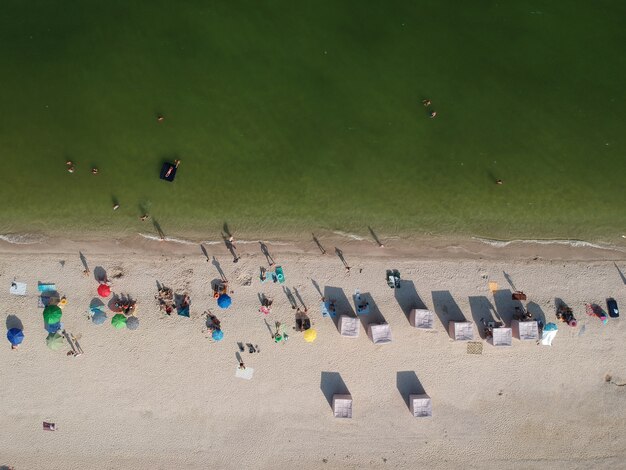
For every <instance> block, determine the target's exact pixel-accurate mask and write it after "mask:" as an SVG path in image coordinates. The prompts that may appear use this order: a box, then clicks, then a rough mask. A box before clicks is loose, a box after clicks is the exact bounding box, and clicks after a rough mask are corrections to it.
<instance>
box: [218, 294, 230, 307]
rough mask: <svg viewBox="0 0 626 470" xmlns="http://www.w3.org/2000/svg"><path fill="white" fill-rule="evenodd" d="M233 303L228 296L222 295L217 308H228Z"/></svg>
mask: <svg viewBox="0 0 626 470" xmlns="http://www.w3.org/2000/svg"><path fill="white" fill-rule="evenodd" d="M232 302H233V301H232V299H231V298H230V296H229V295H228V294H222V295H220V296H219V297H218V298H217V306H218V307H220V308H228V307H230V304H231V303H232Z"/></svg>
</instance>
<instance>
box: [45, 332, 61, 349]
mask: <svg viewBox="0 0 626 470" xmlns="http://www.w3.org/2000/svg"><path fill="white" fill-rule="evenodd" d="M63 342H64V339H63V335H60V334H59V333H50V334H49V335H48V337H47V338H46V345H47V346H48V347H49V348H50V349H52V350H53V351H57V350H59V349H61V348H62V347H63Z"/></svg>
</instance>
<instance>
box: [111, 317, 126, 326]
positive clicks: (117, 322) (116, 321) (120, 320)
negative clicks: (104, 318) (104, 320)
mask: <svg viewBox="0 0 626 470" xmlns="http://www.w3.org/2000/svg"><path fill="white" fill-rule="evenodd" d="M111 325H113V326H114V327H115V328H117V329H118V330H119V329H120V328H124V327H125V326H126V317H125V316H124V315H122V314H121V313H118V314H117V315H113V318H111Z"/></svg>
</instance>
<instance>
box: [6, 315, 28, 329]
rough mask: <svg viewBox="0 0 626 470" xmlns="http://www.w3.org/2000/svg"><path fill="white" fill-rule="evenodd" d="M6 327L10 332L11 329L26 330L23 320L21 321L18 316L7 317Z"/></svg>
mask: <svg viewBox="0 0 626 470" xmlns="http://www.w3.org/2000/svg"><path fill="white" fill-rule="evenodd" d="M6 326H7V330H10V329H11V328H17V329H18V330H23V329H24V325H23V324H22V320H20V319H19V318H18V317H17V315H7V320H6Z"/></svg>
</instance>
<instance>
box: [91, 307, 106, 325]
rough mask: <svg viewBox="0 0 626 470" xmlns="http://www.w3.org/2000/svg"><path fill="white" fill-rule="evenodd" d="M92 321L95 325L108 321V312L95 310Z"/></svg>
mask: <svg viewBox="0 0 626 470" xmlns="http://www.w3.org/2000/svg"><path fill="white" fill-rule="evenodd" d="M91 321H92V322H93V323H94V325H102V324H103V323H104V322H105V321H107V314H106V313H104V312H103V311H102V310H95V311H94V312H93V316H92V317H91Z"/></svg>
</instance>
